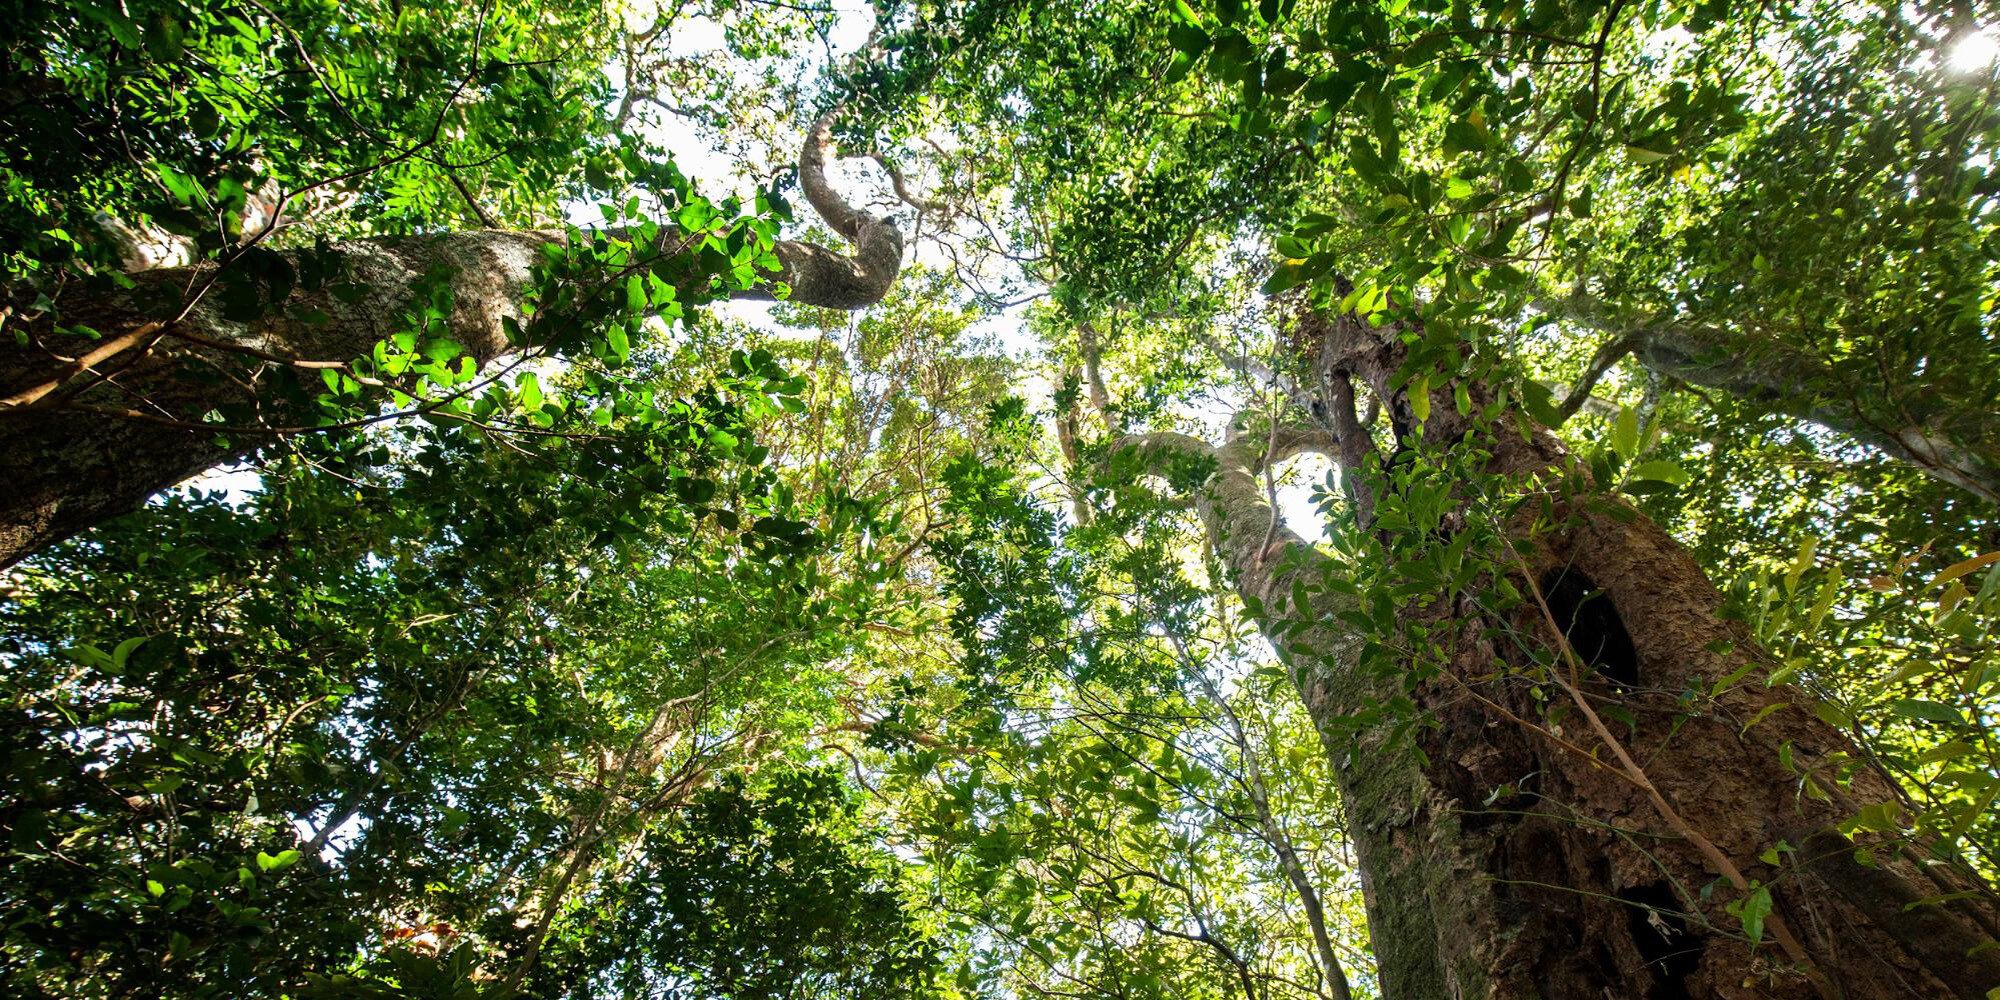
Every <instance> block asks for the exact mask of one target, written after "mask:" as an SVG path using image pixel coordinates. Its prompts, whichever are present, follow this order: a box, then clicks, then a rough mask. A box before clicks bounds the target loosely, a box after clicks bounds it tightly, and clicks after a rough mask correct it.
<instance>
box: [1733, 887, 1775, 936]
mask: <svg viewBox="0 0 2000 1000" xmlns="http://www.w3.org/2000/svg"><path fill="white" fill-rule="evenodd" d="M1729 909H1730V912H1732V913H1734V914H1735V915H1736V917H1737V919H1739V920H1741V921H1743V934H1744V936H1746V937H1748V938H1749V939H1750V940H1752V941H1762V940H1764V918H1765V917H1768V916H1770V915H1771V889H1770V887H1769V886H1762V885H1759V886H1756V887H1754V888H1752V889H1751V890H1750V895H1748V896H1745V897H1743V898H1742V899H1740V900H1738V901H1736V902H1735V903H1732V904H1730V907H1729Z"/></svg>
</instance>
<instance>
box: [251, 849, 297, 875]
mask: <svg viewBox="0 0 2000 1000" xmlns="http://www.w3.org/2000/svg"><path fill="white" fill-rule="evenodd" d="M299 857H300V855H299V852H298V851H297V850H293V849H290V848H288V849H286V850H282V851H279V852H278V853H276V854H265V853H264V852H263V851H258V852H257V867H258V868H259V869H261V870H263V871H267V872H276V871H284V870H285V869H287V868H290V867H291V866H293V865H295V864H298V863H299Z"/></svg>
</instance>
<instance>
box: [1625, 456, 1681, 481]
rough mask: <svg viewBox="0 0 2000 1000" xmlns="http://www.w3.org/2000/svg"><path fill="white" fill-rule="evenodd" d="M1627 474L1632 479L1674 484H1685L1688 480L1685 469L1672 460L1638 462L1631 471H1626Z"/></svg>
mask: <svg viewBox="0 0 2000 1000" xmlns="http://www.w3.org/2000/svg"><path fill="white" fill-rule="evenodd" d="M1627 475H1629V476H1630V477H1631V478H1633V479H1643V480H1652V481H1654V482H1661V483H1672V484H1674V485H1675V486H1685V485H1687V481H1688V474H1687V470H1686V469H1683V468H1681V467H1680V466H1678V465H1675V464H1674V463H1672V462H1668V461H1664V460H1655V461H1651V462H1640V463H1639V464H1637V465H1634V466H1633V467H1632V468H1631V471H1630V472H1628V473H1627Z"/></svg>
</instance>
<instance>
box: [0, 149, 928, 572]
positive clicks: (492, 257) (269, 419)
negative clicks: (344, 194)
mask: <svg viewBox="0 0 2000 1000" xmlns="http://www.w3.org/2000/svg"><path fill="white" fill-rule="evenodd" d="M830 122H831V118H830V116H829V117H824V118H822V119H820V121H819V122H818V123H817V124H816V125H815V126H814V128H813V130H812V134H811V136H810V137H809V140H808V141H807V143H806V144H805V149H804V152H803V153H802V155H801V156H800V163H799V168H800V180H801V185H802V187H803V188H804V190H805V194H806V197H807V200H808V201H810V202H811V203H812V205H813V207H814V208H815V209H816V210H817V211H818V212H819V214H820V216H821V218H823V219H824V220H825V221H826V222H827V224H828V225H829V226H831V227H832V228H833V229H834V231H835V232H837V233H839V234H840V235H842V236H843V237H845V238H846V239H848V240H849V241H850V242H851V243H852V244H853V253H852V255H843V254H840V253H837V252H835V251H833V250H830V249H828V248H826V247H821V246H817V245H814V244H810V243H799V242H792V241H780V242H779V243H778V245H777V248H776V253H777V256H778V259H779V262H780V265H781V267H780V269H779V271H778V272H777V274H775V275H773V276H772V277H771V278H770V280H769V281H767V282H765V283H764V284H763V285H760V286H759V287H757V288H755V289H752V290H750V291H748V292H745V293H742V294H744V295H745V296H747V297H765V298H768V297H770V296H771V295H772V294H773V292H774V290H775V289H776V287H777V286H778V285H780V284H783V285H785V286H786V287H788V288H789V289H790V297H791V300H792V301H796V302H803V303H808V304H812V305H820V306H826V307H828V308H838V309H859V308H863V307H865V306H867V305H870V304H872V303H874V302H876V301H878V300H879V299H881V297H882V296H883V295H884V294H886V293H887V291H888V289H889V286H890V284H891V283H893V282H894V280H895V278H896V274H897V271H898V269H899V267H900V265H901V262H902V249H903V243H902V236H901V234H900V233H899V232H898V231H897V229H896V228H895V226H894V225H893V224H891V223H890V222H888V221H887V220H883V219H877V218H874V217H872V216H869V215H867V214H864V213H862V212H860V211H858V210H856V209H855V208H853V207H852V206H850V205H848V204H847V203H846V202H845V201H844V200H843V199H842V198H841V197H840V196H839V194H838V193H836V192H835V191H834V190H833V189H832V188H831V187H830V186H829V185H828V184H827V181H826V178H825V164H826V155H827V154H826V147H827V144H828V127H829V125H830ZM564 238H565V236H564V234H563V233H561V232H558V231H523V232H507V231H498V230H480V231H473V232H462V233H450V234H445V235H435V236H408V237H383V238H377V239H367V240H355V241H351V242H346V243H339V244H334V245H332V246H330V247H327V248H325V249H324V250H291V251H283V252H270V251H263V250H257V251H253V254H252V255H249V256H246V257H245V258H243V260H241V261H239V262H238V263H237V264H236V265H234V266H233V268H232V269H231V272H230V274H228V275H223V274H222V273H221V270H220V269H218V267H217V266H216V265H214V264H202V265H196V266H192V267H177V268H167V269H161V270H155V271H147V272H142V273H140V274H137V275H134V276H133V280H134V281H135V283H136V284H135V286H134V287H133V288H130V289H113V290H109V291H106V290H102V289H98V288H77V289H74V290H71V291H69V292H68V293H66V294H63V295H60V296H58V298H57V300H56V302H55V308H56V313H55V314H54V315H40V316H36V317H27V318H24V316H23V314H24V313H25V310H24V309H23V308H18V307H15V306H14V305H13V304H11V303H6V302H0V307H5V308H0V323H4V324H5V329H4V330H0V481H4V482H5V483H6V487H5V489H4V490H0V569H5V568H6V567H8V566H11V565H13V564H14V563H16V562H19V561H20V560H21V559H23V558H25V557H27V556H29V555H31V554H33V553H34V552H36V551H38V550H40V549H41V548H43V547H45V546H47V545H50V544H53V543H55V542H57V541H60V540H62V539H64V538H67V537H69V536H70V535H73V534H76V533H77V532H79V531H82V530H84V529H85V528H88V527H90V526H92V525H94V524H97V523H99V522H101V521H103V520H105V519H107V518H110V517H114V516H117V515H119V514H122V513H126V512H128V511H131V510H134V509H136V508H138V507H139V506H140V505H141V504H143V503H144V502H145V501H146V498H147V497H150V496H151V495H153V494H154V493H156V492H158V491H160V490H162V489H165V488H167V487H169V486H172V485H174V484H175V483H178V482H180V481H182V480H184V479H186V478H188V477H190V476H193V475H195V474H197V473H200V472H202V471H204V470H206V469H210V468H214V467H216V466H218V465H223V464H226V463H229V462H233V461H240V460H243V459H245V458H248V457H250V456H251V455H253V454H254V453H255V452H256V451H257V450H258V449H259V448H262V447H264V446H266V445H268V444H270V443H272V442H273V441H276V440H279V439H281V438H283V437H285V436H287V435H288V434H293V433H300V432H306V431H313V430H316V429H318V427H319V425H320V424H321V422H322V421H321V418H320V411H319V407H318V404H317V403H316V402H315V397H316V395H317V394H318V393H319V392H320V391H321V390H320V379H321V378H322V375H323V371H322V370H335V371H339V370H345V369H346V368H347V366H348V363H349V362H351V361H352V360H354V359H355V358H360V357H366V356H368V355H369V354H370V353H371V352H372V351H373V349H374V347H375V345H376V344H377V343H378V342H380V341H381V340H382V339H384V338H385V337H388V336H390V335H391V334H393V333H396V332H398V331H400V330H402V329H404V327H405V325H406V324H404V323H403V321H402V320H401V317H402V315H403V313H404V312H405V311H406V310H408V309H409V308H410V307H411V306H412V304H413V301H414V300H416V299H417V298H418V297H419V296H428V295H430V294H431V283H432V282H433V281H434V280H437V279H439V278H441V279H442V280H443V281H444V283H445V287H446V288H447V289H448V290H449V293H450V302H451V313H450V316H449V325H450V336H451V338H452V339H454V340H456V341H458V342H459V344H460V345H461V346H462V347H463V348H464V349H465V353H466V355H467V356H469V357H471V358H472V360H473V361H474V362H475V363H476V364H478V365H481V366H484V365H487V364H488V363H490V362H492V361H493V360H494V359H496V358H498V357H500V356H501V355H503V354H506V353H508V352H509V351H513V350H519V349H521V348H524V347H528V346H532V345H530V344H516V343H510V342H509V339H508V335H507V332H506V327H507V326H508V325H509V324H510V321H511V322H513V323H519V324H520V325H523V326H530V327H532V324H529V323H527V322H526V321H525V320H523V318H522V316H521V309H520V307H521V302H522V299H523V297H524V296H526V295H527V294H528V293H529V292H530V291H531V290H532V289H533V288H534V283H535V274H534V271H535V266H536V264H537V263H538V262H539V260H540V254H541V248H542V246H543V245H545V244H547V243H551V242H556V243H560V242H562V240H563V239H564ZM678 239H679V235H678V234H677V233H674V232H671V231H669V232H667V233H664V234H663V235H662V237H661V249H662V250H666V249H672V248H674V247H675V246H677V244H678ZM251 264H255V265H257V266H256V272H257V274H256V278H257V280H256V281H254V282H252V281H249V280H248V279H249V277H250V276H249V275H246V274H245V273H244V271H245V270H246V269H247V268H248V267H249V266H250V265H251ZM232 281H233V282H239V283H241V285H242V287H237V288H233V289H232V288H230V287H229V286H230V283H231V282H232ZM251 286H254V287H251ZM225 290H227V291H228V293H229V294H224V292H225ZM246 297H247V298H248V299H250V300H251V301H245V300H246ZM225 300H227V302H226V303H225ZM252 313H255V314H257V315H256V316H255V318H250V319H245V318H243V317H245V316H248V315H250V314H252ZM57 322H59V323H60V324H61V325H62V326H63V327H65V328H72V327H79V326H80V327H87V328H89V329H90V330H93V331H96V333H97V335H98V337H97V339H95V340H85V339H83V338H81V337H77V336H74V335H69V334H65V333H61V332H59V331H57V330H56V329H55V328H54V326H55V324H56V323H57ZM17 336H19V337H24V338H25V342H18V341H17V339H16V337H17ZM216 417H220V418H221V419H220V420H219V421H218V420H216V419H215V418H216Z"/></svg>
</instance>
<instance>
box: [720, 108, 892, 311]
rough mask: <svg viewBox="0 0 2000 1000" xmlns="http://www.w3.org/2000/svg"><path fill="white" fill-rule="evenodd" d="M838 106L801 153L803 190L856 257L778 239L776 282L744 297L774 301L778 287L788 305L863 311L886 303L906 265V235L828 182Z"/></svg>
mask: <svg viewBox="0 0 2000 1000" xmlns="http://www.w3.org/2000/svg"><path fill="white" fill-rule="evenodd" d="M839 110H840V108H839V107H838V106H836V107H834V108H832V109H830V110H828V111H827V112H826V113H825V114H823V115H821V116H819V120H818V121H815V122H813V126H812V129H811V130H810V131H808V132H807V133H806V142H805V146H804V148H802V149H801V150H800V151H799V188H800V190H801V191H803V192H804V194H805V198H806V201H807V203H809V204H811V205H812V207H813V211H815V212H817V213H819V217H820V218H821V219H822V220H823V221H825V222H826V225H827V228H829V229H832V230H833V231H834V232H836V233H839V234H840V235H841V236H842V237H844V238H846V239H847V241H848V242H849V243H852V244H853V245H854V253H853V255H852V256H849V255H845V254H841V253H839V252H837V251H835V250H832V249H829V248H827V247H823V246H819V245H817V244H814V243H802V242H795V241H791V240H780V241H779V242H778V245H777V247H776V248H775V249H776V251H777V255H778V262H779V269H778V273H777V274H776V275H775V276H773V278H772V279H771V280H770V281H768V282H765V283H764V284H762V285H760V286H758V287H757V288H754V289H750V290H748V291H746V292H745V293H744V295H743V297H744V298H753V299H764V298H775V297H776V296H777V289H778V286H779V285H784V286H786V287H788V288H790V290H791V294H790V300H791V301H793V302H803V303H805V304H807V305H815V306H823V307H825V308H828V309H860V308H863V307H866V306H870V305H873V304H875V303H876V302H879V301H881V300H882V296H884V295H887V294H888V293H889V286H890V285H893V284H895V282H896V275H897V273H898V272H899V271H901V270H902V266H903V234H902V232H901V231H900V230H898V229H897V228H896V226H895V224H894V223H892V222H890V221H889V220H888V219H879V218H876V217H875V216H873V215H870V214H868V213H867V212H863V211H861V210H860V209H858V208H856V207H854V205H853V204H851V203H850V202H849V201H848V200H847V199H846V198H845V197H844V196H842V195H841V193H840V192H839V191H837V190H835V189H834V186H833V184H832V183H831V182H830V181H828V180H827V176H826V163H827V150H828V148H829V147H830V146H832V145H833V118H834V115H835V114H837V113H839Z"/></svg>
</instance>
